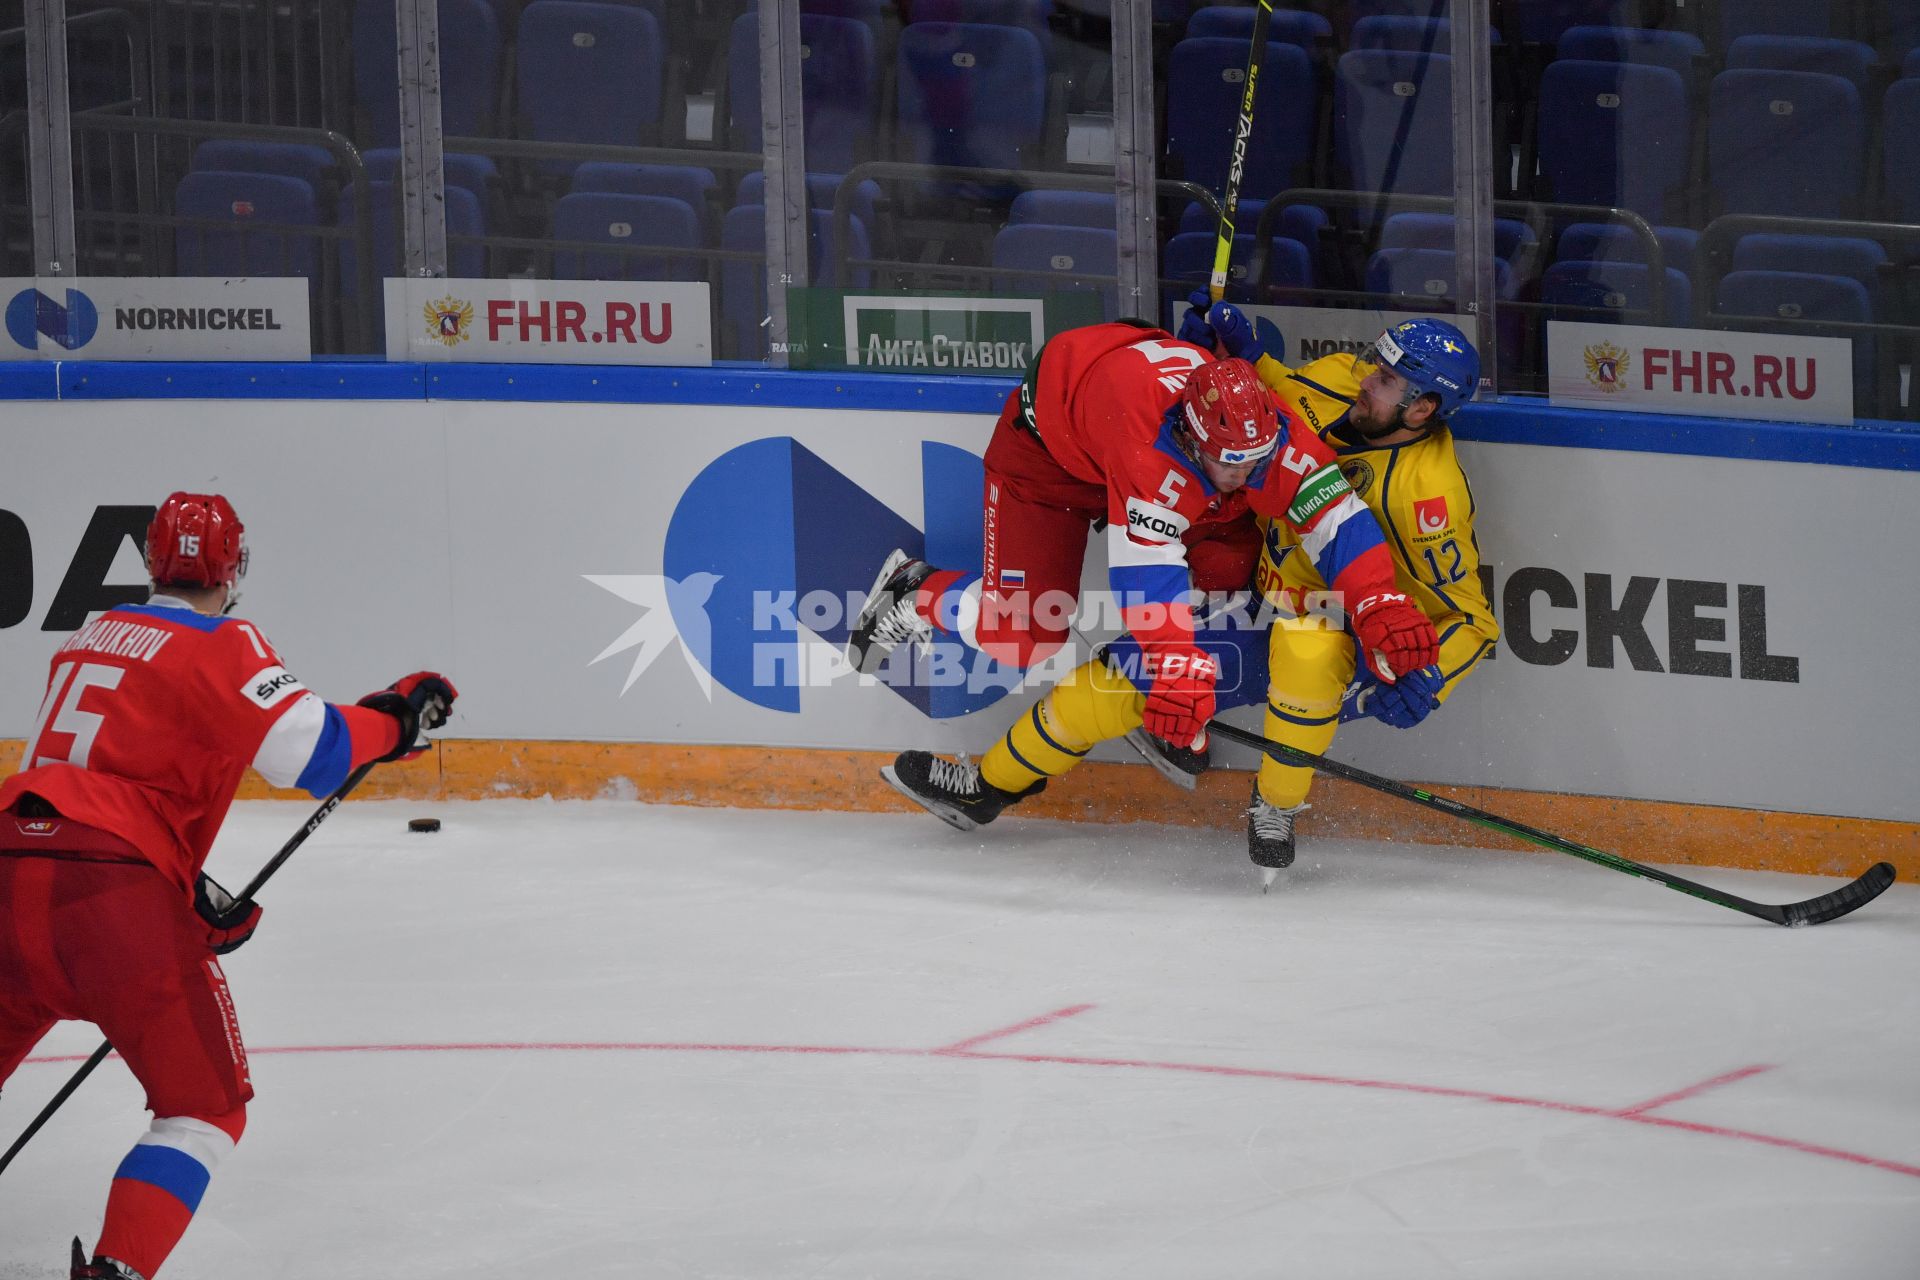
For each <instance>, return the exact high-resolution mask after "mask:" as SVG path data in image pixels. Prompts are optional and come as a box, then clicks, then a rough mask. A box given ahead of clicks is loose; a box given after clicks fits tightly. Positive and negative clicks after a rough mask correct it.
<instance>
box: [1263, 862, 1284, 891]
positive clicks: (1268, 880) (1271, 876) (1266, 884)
mask: <svg viewBox="0 0 1920 1280" xmlns="http://www.w3.org/2000/svg"><path fill="white" fill-rule="evenodd" d="M1279 878H1280V868H1278V867H1262V868H1260V892H1262V893H1265V892H1266V891H1267V890H1269V889H1271V888H1273V882H1274V881H1275V880H1278V879H1279Z"/></svg>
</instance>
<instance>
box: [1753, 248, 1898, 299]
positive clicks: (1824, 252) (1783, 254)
mask: <svg viewBox="0 0 1920 1280" xmlns="http://www.w3.org/2000/svg"><path fill="white" fill-rule="evenodd" d="M1887 262H1888V258H1887V251H1886V250H1885V249H1883V248H1881V247H1880V244H1879V243H1878V242H1877V241H1873V240H1865V239H1861V238H1860V237H1858V236H1802V235H1777V234H1774V233H1771V232H1765V233H1754V234H1751V235H1744V236H1741V237H1740V242H1739V243H1738V244H1736V245H1735V246H1734V247H1733V266H1732V270H1734V271H1797V272H1806V273H1809V274H1812V275H1821V276H1845V277H1846V278H1847V279H1849V280H1858V281H1859V282H1860V284H1861V285H1862V286H1863V287H1864V288H1865V289H1866V291H1867V293H1868V295H1869V296H1873V295H1876V294H1878V293H1879V292H1880V277H1881V269H1882V268H1884V267H1885V266H1886V265H1887Z"/></svg>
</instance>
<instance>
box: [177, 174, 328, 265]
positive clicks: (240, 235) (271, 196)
mask: <svg viewBox="0 0 1920 1280" xmlns="http://www.w3.org/2000/svg"><path fill="white" fill-rule="evenodd" d="M173 212H174V215H175V216H176V217H180V218H196V219H208V220H212V221H217V222H221V223H225V224H228V226H227V227H200V226H185V227H179V228H177V229H176V230H175V232H174V257H175V261H174V269H173V272H172V273H171V274H173V275H180V276H312V275H313V274H314V271H315V267H316V265H317V263H318V260H319V241H318V239H317V237H316V236H315V235H314V231H315V229H317V228H318V227H319V226H320V225H321V217H320V208H319V203H318V201H316V199H315V198H314V194H313V184H312V183H309V182H305V181H303V180H301V179H299V178H289V177H286V176H284V175H282V174H272V173H224V172H220V171H218V170H204V171H201V172H198V173H189V174H187V176H186V177H184V178H182V179H181V180H180V185H179V186H178V187H177V188H175V190H174V195H173ZM229 227H230V228H231V229H228V228H229Z"/></svg>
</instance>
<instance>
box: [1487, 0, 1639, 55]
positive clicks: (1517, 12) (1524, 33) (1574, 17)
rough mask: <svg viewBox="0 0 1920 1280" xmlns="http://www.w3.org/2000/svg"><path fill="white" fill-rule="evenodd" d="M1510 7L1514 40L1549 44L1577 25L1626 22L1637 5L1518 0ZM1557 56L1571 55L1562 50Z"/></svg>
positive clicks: (1610, 0) (1623, 0) (1608, 0)
mask: <svg viewBox="0 0 1920 1280" xmlns="http://www.w3.org/2000/svg"><path fill="white" fill-rule="evenodd" d="M1512 8H1513V11H1514V12H1513V16H1512V19H1511V21H1512V25H1513V30H1512V31H1511V32H1510V33H1509V34H1511V35H1512V37H1513V38H1514V39H1515V40H1518V41H1520V42H1521V43H1523V44H1540V45H1553V44H1559V43H1560V42H1561V41H1562V40H1564V39H1565V37H1566V33H1567V32H1568V31H1571V30H1574V29H1576V28H1580V27H1626V26H1630V25H1631V24H1632V22H1633V21H1634V19H1635V18H1636V17H1637V16H1638V12H1639V8H1640V6H1638V5H1635V4H1633V3H1631V0H1522V2H1521V3H1519V4H1516V5H1514V6H1512ZM1561 56H1562V57H1572V56H1575V55H1572V54H1568V53H1565V52H1562V54H1561ZM1578 56H1580V57H1586V56H1588V55H1586V54H1581V55H1578ZM1613 60H1614V61H1629V59H1613Z"/></svg>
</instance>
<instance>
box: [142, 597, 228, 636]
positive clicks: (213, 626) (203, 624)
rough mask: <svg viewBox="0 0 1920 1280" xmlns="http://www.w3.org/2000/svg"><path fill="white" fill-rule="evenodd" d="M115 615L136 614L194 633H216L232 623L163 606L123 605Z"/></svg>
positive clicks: (199, 613)
mask: <svg viewBox="0 0 1920 1280" xmlns="http://www.w3.org/2000/svg"><path fill="white" fill-rule="evenodd" d="M114 612H115V613H137V614H139V615H140V616H141V617H143V618H154V619H157V620H158V621H161V622H173V623H177V624H179V625H180V626H183V627H191V628H193V629H194V630H195V631H218V630H219V629H220V628H222V627H224V626H226V625H227V624H228V623H229V622H231V621H233V619H231V618H225V617H217V616H215V615H213V614H210V613H201V612H199V611H198V610H196V609H176V608H173V607H171V606H168V605H164V604H123V605H121V606H119V607H118V608H116V609H115V610H114Z"/></svg>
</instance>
